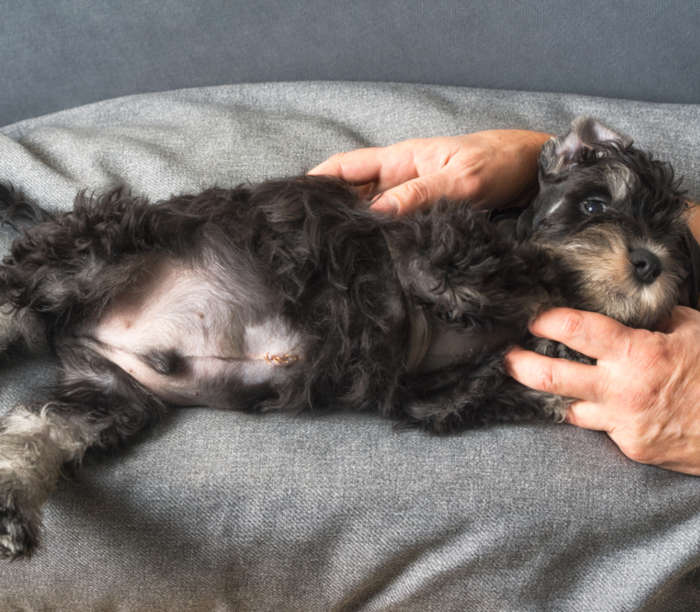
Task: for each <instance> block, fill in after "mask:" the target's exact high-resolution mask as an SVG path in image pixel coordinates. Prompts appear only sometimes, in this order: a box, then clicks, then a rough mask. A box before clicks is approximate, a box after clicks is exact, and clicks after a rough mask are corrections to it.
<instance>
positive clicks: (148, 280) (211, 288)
mask: <svg viewBox="0 0 700 612" xmlns="http://www.w3.org/2000/svg"><path fill="white" fill-rule="evenodd" d="M204 272H205V271H202V270H197V269H192V268H189V267H186V266H183V265H181V264H175V263H173V262H170V261H164V262H159V263H157V264H155V265H154V268H153V270H152V271H150V272H149V273H148V274H146V275H145V276H144V278H143V279H142V280H141V281H140V282H138V283H136V284H135V285H134V286H133V287H131V288H130V289H129V290H128V291H127V292H124V293H123V294H122V295H120V296H118V297H117V298H116V299H115V300H113V301H112V303H111V304H110V305H109V307H108V308H107V309H106V310H105V312H104V313H103V315H102V316H101V317H100V319H99V321H97V323H96V325H95V326H94V329H92V330H86V331H87V332H88V335H89V336H90V338H91V339H92V340H94V346H93V348H94V349H95V350H97V351H98V352H99V353H101V354H102V355H103V356H105V357H107V358H108V359H110V360H111V361H112V362H114V363H115V364H117V365H118V366H119V367H120V368H122V369H123V370H124V371H126V372H128V373H129V374H130V375H131V376H132V377H133V378H135V379H136V380H138V381H139V382H140V383H141V384H142V385H144V386H145V387H147V388H148V389H150V390H152V391H154V392H156V393H157V394H158V395H160V396H161V397H163V398H165V399H166V400H168V401H171V402H175V403H179V404H200V403H201V404H207V405H219V404H228V403H230V392H229V391H228V388H230V387H231V386H232V385H235V386H241V385H251V386H255V385H260V384H264V383H266V382H268V381H269V380H270V379H271V378H272V377H274V376H278V375H279V372H278V371H279V370H280V369H281V368H280V366H284V365H287V364H289V363H290V362H292V361H293V360H296V359H299V358H300V347H299V339H298V338H297V336H296V334H295V333H294V332H293V331H292V330H291V329H289V327H288V326H287V325H286V324H285V323H284V321H283V320H282V318H281V317H280V316H279V314H276V313H274V312H270V311H269V310H266V311H265V312H258V313H257V314H258V315H259V316H257V317H255V316H251V312H252V311H251V310H250V309H242V308H241V307H240V300H238V299H237V296H236V289H235V287H231V286H227V287H223V286H222V284H221V283H218V282H216V281H215V280H213V279H212V278H211V277H208V276H207V274H206V273H204ZM261 310H265V309H261Z"/></svg>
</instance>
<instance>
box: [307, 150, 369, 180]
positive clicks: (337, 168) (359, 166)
mask: <svg viewBox="0 0 700 612" xmlns="http://www.w3.org/2000/svg"><path fill="white" fill-rule="evenodd" d="M381 153H382V148H381V147H368V148H365V149H355V150H354V151H348V152H345V153H336V154H335V155H332V156H331V157H329V158H328V159H327V160H326V161H324V162H321V163H320V164H319V165H318V166H316V167H315V168H312V169H311V170H309V171H308V172H307V174H311V175H322V174H323V175H327V176H335V177H338V178H341V179H343V180H345V181H348V182H349V183H372V182H377V180H378V179H379V175H380V173H381V169H382V159H381V157H382V155H381Z"/></svg>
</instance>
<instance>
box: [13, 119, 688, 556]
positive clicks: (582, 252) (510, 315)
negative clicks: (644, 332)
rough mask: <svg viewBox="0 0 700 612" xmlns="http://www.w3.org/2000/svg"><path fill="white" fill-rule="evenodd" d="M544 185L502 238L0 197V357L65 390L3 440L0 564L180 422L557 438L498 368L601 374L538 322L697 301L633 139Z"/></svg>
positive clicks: (563, 151) (446, 218)
mask: <svg viewBox="0 0 700 612" xmlns="http://www.w3.org/2000/svg"><path fill="white" fill-rule="evenodd" d="M539 187H540V189H539V195H538V196H537V198H536V199H535V201H534V202H533V204H532V206H531V207H530V208H529V209H528V210H526V211H525V213H523V215H521V217H520V218H519V219H518V221H517V224H516V225H515V227H513V226H512V224H508V223H495V222H491V221H489V219H488V215H486V214H484V213H479V212H474V211H472V210H471V209H470V208H469V206H468V204H466V203H448V202H442V203H440V204H438V205H436V206H435V207H433V208H432V209H431V210H429V211H426V212H422V213H418V214H416V215H414V216H410V217H402V218H390V217H382V216H380V215H377V214H374V213H372V212H370V211H369V210H368V209H367V202H366V201H363V200H361V199H359V198H358V197H357V195H356V194H355V192H354V191H353V189H352V188H351V187H350V186H348V185H347V184H344V183H343V182H341V181H338V180H335V179H331V178H327V177H326V178H324V177H299V178H293V179H287V180H280V181H269V182H264V183H261V184H258V185H242V186H239V187H236V188H235V189H219V188H212V189H209V190H207V191H204V192H203V193H199V194H196V195H183V196H177V197H173V198H171V199H169V200H166V201H162V202H158V203H155V204H149V203H148V202H147V201H146V200H144V199H141V198H137V197H133V196H131V195H129V194H128V193H127V192H125V191H123V190H117V191H113V192H111V193H109V194H107V195H104V196H102V197H97V198H93V197H87V196H86V195H84V194H81V195H79V196H78V197H77V198H76V201H75V206H74V209H73V211H71V212H68V213H58V214H51V213H49V212H46V211H44V210H42V209H41V208H39V207H37V206H36V205H34V204H32V203H29V202H26V201H24V200H23V199H22V198H21V197H19V196H18V195H17V194H15V193H13V192H10V191H9V190H7V189H4V190H3V191H2V192H0V196H1V199H2V200H3V204H4V208H5V216H6V219H7V220H8V222H10V223H14V224H18V223H21V222H24V223H25V224H27V223H28V225H29V227H28V228H26V229H25V230H24V232H23V233H22V234H21V235H20V236H19V237H18V238H17V239H16V240H15V241H14V243H13V245H12V249H11V254H10V255H8V256H7V257H6V258H5V260H4V263H3V264H2V266H0V299H1V300H2V303H3V304H4V312H5V320H4V322H3V326H2V327H3V329H4V333H5V338H4V340H3V345H4V346H5V347H7V348H12V347H16V346H21V345H24V346H25V347H34V346H37V345H38V344H40V343H41V341H42V339H45V340H46V342H47V343H48V345H49V346H50V348H51V350H52V351H53V352H54V353H55V354H56V356H57V357H58V360H59V362H60V364H61V373H60V376H59V378H58V380H57V382H56V384H55V386H54V387H53V389H52V391H51V396H50V398H49V401H48V402H45V403H43V404H39V405H36V406H26V407H18V408H16V409H15V410H13V411H12V412H10V413H9V414H8V415H6V416H5V417H3V418H2V420H0V555H4V556H6V557H10V558H17V557H20V556H28V555H29V554H30V553H31V552H32V550H33V548H34V547H35V546H36V544H37V541H38V530H39V513H40V508H41V506H42V504H43V503H44V502H45V500H46V498H47V496H48V495H49V493H50V491H51V490H52V488H53V487H54V484H55V482H56V480H57V478H58V476H59V473H60V470H61V468H62V466H63V465H64V464H66V463H78V462H79V461H80V460H81V458H82V457H83V455H84V453H85V452H86V451H88V450H89V449H96V448H97V449H109V448H113V447H115V446H118V445H119V444H121V443H124V442H127V441H128V440H129V439H130V438H131V437H132V436H133V435H134V434H135V433H137V432H139V431H141V430H142V429H143V428H144V427H146V426H147V425H148V424H150V423H151V422H152V421H153V420H154V419H155V418H157V417H158V415H160V414H162V413H163V412H164V411H166V410H167V409H168V408H169V407H171V406H177V405H180V406H184V405H206V406H211V407H217V408H238V409H243V410H259V411H267V410H285V411H291V412H298V411H301V410H303V409H306V408H315V409H322V408H323V407H328V406H331V407H338V406H339V407H348V408H351V409H356V410H365V409H373V410H378V411H379V412H380V413H381V414H383V415H385V416H387V417H391V418H393V419H396V420H399V421H401V422H403V423H406V424H410V425H414V426H418V427H422V428H424V429H427V430H430V431H433V432H437V433H446V432H455V431H458V430H460V429H463V428H467V427H475V426H480V425H484V424H488V423H495V422H503V421H517V420H522V419H533V418H549V419H555V420H560V419H561V418H562V416H563V414H564V413H565V410H566V406H567V399H566V398H562V397H557V396H553V395H550V394H546V393H542V392H537V391H533V390H530V389H528V388H525V387H523V386H521V385H519V384H518V383H516V382H515V381H514V380H512V379H511V378H509V377H508V376H507V375H506V374H505V372H504V369H503V363H502V360H503V355H504V352H505V351H506V350H507V349H508V348H509V347H510V346H512V345H513V344H515V343H519V344H521V345H523V346H525V347H527V348H531V349H534V350H537V351H539V352H540V353H544V354H548V355H556V356H560V357H566V358H569V359H576V360H579V361H584V362H591V360H590V359H588V358H587V357H585V356H583V355H580V354H577V353H574V352H573V351H571V350H569V349H568V348H566V347H564V346H562V345H559V344H557V343H555V342H551V341H547V340H541V339H535V338H533V337H532V336H531V335H530V334H529V333H528V331H527V326H528V322H530V321H531V320H532V319H533V317H534V316H536V315H537V314H538V313H539V312H540V311H542V310H543V309H546V308H550V307H553V306H571V307H575V308H582V309H587V310H594V311H597V312H601V313H604V314H606V315H608V316H611V317H614V318H616V319H617V320H619V321H621V322H622V323H625V324H626V325H631V326H637V327H650V328H651V327H653V326H654V325H656V324H657V322H659V321H660V320H661V319H662V318H664V317H666V316H667V315H668V314H669V313H670V311H671V309H672V307H673V306H674V305H675V304H677V303H679V302H682V303H695V302H691V299H693V300H695V299H696V297H697V296H695V295H692V296H691V294H690V292H691V288H694V287H695V285H696V282H695V278H694V277H693V276H692V274H691V272H692V270H691V266H690V264H689V261H690V251H689V249H690V244H691V242H690V240H689V238H688V231H687V228H686V225H685V223H684V219H683V212H684V210H685V204H684V200H683V198H682V194H681V192H680V191H679V189H678V185H677V183H676V181H675V180H674V178H673V173H672V171H671V169H670V168H669V167H668V166H667V165H664V164H662V163H659V162H657V161H654V160H652V159H651V158H650V157H649V156H648V155H647V154H645V153H643V152H642V151H640V150H638V149H636V148H634V147H632V143H631V141H629V140H628V139H627V138H626V137H624V136H621V135H619V134H617V133H615V132H613V131H612V130H610V129H608V128H606V127H604V126H603V125H601V124H600V123H598V122H596V121H593V120H591V119H586V118H581V119H578V120H576V121H575V122H574V123H573V125H572V129H571V131H570V132H569V133H568V134H566V135H565V136H563V137H560V138H556V139H552V140H551V141H550V142H548V143H547V144H546V145H545V146H544V148H543V151H542V154H541V158H540V172H539ZM693 244H694V243H693Z"/></svg>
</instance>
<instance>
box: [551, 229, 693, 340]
mask: <svg viewBox="0 0 700 612" xmlns="http://www.w3.org/2000/svg"><path fill="white" fill-rule="evenodd" d="M546 246H547V248H548V249H550V250H551V251H552V252H553V254H554V256H555V257H557V259H559V260H560V261H563V263H564V264H565V265H566V266H567V267H568V268H570V269H571V270H572V271H573V272H574V273H575V277H576V278H577V279H578V282H577V286H576V287H575V288H573V289H574V291H573V294H574V296H575V297H574V300H575V301H576V302H577V303H576V304H571V305H572V306H576V307H579V308H583V309H585V310H593V311H597V312H600V313H603V314H605V315H607V316H609V317H612V318H614V319H617V320H618V321H620V322H622V323H624V324H626V325H629V326H632V327H646V328H654V327H656V326H657V325H658V324H659V322H660V321H661V320H663V319H664V318H665V317H667V316H668V315H669V314H670V312H671V309H672V308H673V306H674V305H675V304H677V303H678V300H679V286H680V284H681V281H682V274H683V271H682V268H681V266H680V265H679V264H678V260H677V258H675V257H673V254H672V253H671V251H670V250H669V248H668V247H666V246H665V245H663V244H660V243H658V242H655V241H653V240H649V239H646V238H644V237H642V236H638V237H634V238H628V237H626V236H625V235H624V234H623V233H621V232H620V231H619V228H617V227H616V226H614V225H611V224H607V225H594V226H589V227H587V228H585V229H584V230H582V231H581V232H579V233H577V234H576V235H574V236H572V237H570V238H569V239H568V240H564V241H562V242H561V243H557V244H552V243H549V244H547V245H546ZM635 249H646V250H648V251H650V252H651V253H653V254H654V255H656V257H658V259H659V261H660V262H661V272H660V274H659V275H658V277H657V278H655V279H654V280H653V281H652V282H646V283H645V282H643V281H641V280H640V279H639V278H638V277H637V276H636V275H635V269H634V264H633V263H632V261H631V260H630V253H631V252H632V251H633V250H635Z"/></svg>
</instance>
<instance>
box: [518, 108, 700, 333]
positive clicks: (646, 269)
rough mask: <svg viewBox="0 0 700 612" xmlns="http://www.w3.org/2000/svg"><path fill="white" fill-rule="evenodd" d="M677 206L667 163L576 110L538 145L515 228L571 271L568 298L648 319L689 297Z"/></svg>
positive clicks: (624, 317)
mask: <svg viewBox="0 0 700 612" xmlns="http://www.w3.org/2000/svg"><path fill="white" fill-rule="evenodd" d="M686 206H687V205H686V203H685V200H684V198H683V196H682V193H681V192H680V190H679V183H678V181H676V180H675V179H674V176H673V171H672V169H671V167H670V166H669V165H668V164H664V163H661V162H659V161H656V160H654V159H652V158H651V157H650V156H649V155H647V154H646V153H644V152H642V151H640V150H639V149H637V148H635V147H633V146H632V141H631V139H629V138H627V137H626V136H623V135H621V134H618V133H616V132H614V131H613V130H611V129H609V128H607V127H605V126H604V125H602V124H600V123H598V122H597V121H595V120H593V119H590V118H586V117H579V118H578V119H576V120H575V121H574V122H573V124H572V126H571V130H570V131H569V133H568V134H566V135H564V136H562V137H558V138H552V139H551V140H550V141H549V142H547V143H546V144H545V145H544V147H543V149H542V153H541V155H540V160H539V193H538V195H537V197H536V198H535V200H534V202H533V204H532V205H531V207H530V208H529V209H528V210H527V211H526V213H524V214H523V215H522V216H521V219H520V220H519V222H518V233H519V235H520V236H521V237H527V238H528V239H529V240H532V241H534V242H536V243H537V244H539V245H542V246H544V247H545V248H547V249H548V250H550V252H552V253H553V255H554V256H555V257H557V258H558V259H559V260H560V261H561V262H562V263H563V265H564V266H565V267H567V268H568V269H570V270H571V271H572V272H573V275H572V276H573V278H574V279H575V281H574V284H575V285H576V286H575V287H570V288H564V291H565V293H567V294H569V295H570V296H572V301H573V302H574V303H572V304H570V305H571V306H575V307H579V308H583V309H586V310H595V311H598V312H602V313H604V314H607V315H608V316H611V317H613V318H615V319H618V320H619V321H622V322H623V323H626V324H627V325H632V326H637V327H653V326H654V325H655V324H656V323H658V322H659V320H660V319H661V318H663V317H665V316H667V315H668V314H669V313H670V311H671V309H672V308H673V306H674V305H675V304H678V303H679V302H681V303H682V302H683V301H690V295H686V294H688V293H689V291H688V287H689V286H690V285H691V284H692V283H688V277H689V275H690V274H691V272H692V270H691V269H690V263H689V262H690V260H691V257H690V253H689V249H690V248H691V244H690V242H692V237H690V242H689V240H688V236H689V232H688V229H687V225H686V223H685V220H684V211H685V210H686ZM693 244H694V242H693ZM695 246H697V245H695ZM692 291H694V288H692ZM692 291H691V292H692ZM696 299H697V298H696Z"/></svg>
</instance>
